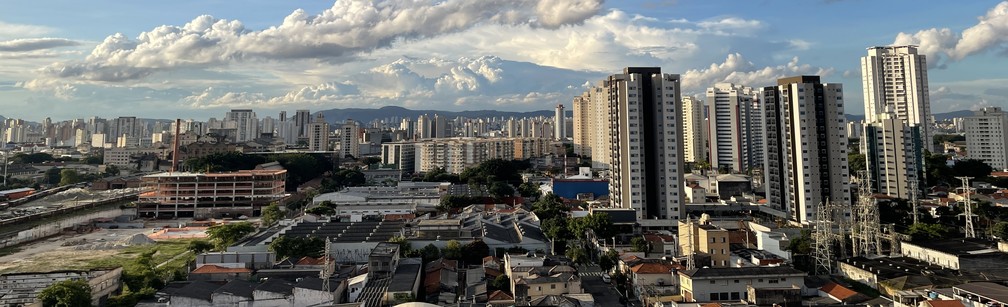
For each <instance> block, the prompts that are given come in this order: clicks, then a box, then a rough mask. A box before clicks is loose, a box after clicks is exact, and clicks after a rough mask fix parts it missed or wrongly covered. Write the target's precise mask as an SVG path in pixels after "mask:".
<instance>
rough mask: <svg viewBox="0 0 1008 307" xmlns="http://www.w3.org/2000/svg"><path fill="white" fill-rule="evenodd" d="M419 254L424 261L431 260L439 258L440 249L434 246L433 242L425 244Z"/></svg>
mask: <svg viewBox="0 0 1008 307" xmlns="http://www.w3.org/2000/svg"><path fill="white" fill-rule="evenodd" d="M420 256H421V258H423V260H424V262H425V263H426V262H430V261H432V260H435V259H438V258H441V249H439V248H437V246H434V244H427V246H424V247H423V248H421V249H420Z"/></svg>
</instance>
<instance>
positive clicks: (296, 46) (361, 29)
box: [42, 0, 601, 82]
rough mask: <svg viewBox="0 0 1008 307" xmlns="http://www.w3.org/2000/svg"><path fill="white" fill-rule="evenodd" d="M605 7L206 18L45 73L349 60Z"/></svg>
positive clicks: (459, 1) (579, 17)
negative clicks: (245, 20) (268, 19)
mask: <svg viewBox="0 0 1008 307" xmlns="http://www.w3.org/2000/svg"><path fill="white" fill-rule="evenodd" d="M536 3H538V4H539V5H538V6H536V5H535V4H536ZM600 8H601V0H549V1H534V0H511V1H505V0H487V1H467V0H447V1H435V0H421V1H407V0H388V1H337V2H335V3H334V4H333V6H332V7H331V8H329V9H326V10H324V11H323V12H321V13H319V14H317V15H309V14H307V13H306V12H305V11H303V10H296V11H294V12H293V13H291V14H290V15H288V16H287V17H286V18H285V19H284V21H283V23H281V24H280V25H278V26H273V27H269V28H267V29H264V30H261V31H253V30H249V29H246V28H245V26H244V25H243V24H242V23H241V22H239V21H236V20H226V19H217V18H214V17H212V16H208V15H204V16H199V17H197V18H195V19H193V20H192V21H191V22H189V23H187V24H185V25H183V26H168V25H165V26H160V27H157V28H154V29H153V30H151V31H148V32H143V33H141V34H140V35H139V36H138V37H137V38H136V39H135V40H131V39H128V38H126V37H125V35H122V34H115V35H112V36H109V37H108V38H106V39H105V41H103V42H102V43H101V44H99V45H98V46H97V47H95V49H94V50H93V51H92V53H91V54H90V55H89V56H88V57H87V59H85V60H84V61H79V62H64V63H55V64H53V65H50V66H48V67H46V68H44V69H43V70H42V72H43V73H44V74H45V75H47V76H49V77H58V78H73V79H81V80H88V81H106V82H117V81H126V80H132V79H137V78H143V77H146V76H149V75H151V74H152V73H154V72H155V71H157V70H162V69H171V68H177V67H193V66H207V65H220V64H225V63H229V62H232V61H235V60H242V59H250V58H259V59H291V58H329V59H337V60H339V59H343V60H347V59H349V58H351V57H353V56H355V55H356V54H358V53H361V52H369V51H372V50H374V49H377V48H383V47H387V46H389V45H390V44H392V43H393V42H395V41H399V40H411V39H420V38H430V37H436V36H439V35H443V34H445V33H453V32H458V31H462V30H466V29H469V28H472V27H474V26H476V25H480V24H485V23H489V24H506V25H526V26H529V27H532V28H549V29H554V28H559V27H561V26H564V25H568V24H576V23H579V22H581V21H583V20H584V19H585V18H588V17H590V16H592V15H595V14H596V13H598V11H599V10H600Z"/></svg>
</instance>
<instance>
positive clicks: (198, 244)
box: [186, 240, 214, 254]
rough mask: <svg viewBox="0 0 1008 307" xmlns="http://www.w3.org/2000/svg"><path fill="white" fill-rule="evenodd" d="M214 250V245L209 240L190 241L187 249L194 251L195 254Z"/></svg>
mask: <svg viewBox="0 0 1008 307" xmlns="http://www.w3.org/2000/svg"><path fill="white" fill-rule="evenodd" d="M213 248H214V245H213V244H212V243H210V241H207V240H193V241H189V245H187V246H186V249H188V250H190V251H192V252H193V253H195V254H202V253H203V252H206V251H209V250H211V249H213Z"/></svg>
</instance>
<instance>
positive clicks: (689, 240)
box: [686, 214, 696, 270]
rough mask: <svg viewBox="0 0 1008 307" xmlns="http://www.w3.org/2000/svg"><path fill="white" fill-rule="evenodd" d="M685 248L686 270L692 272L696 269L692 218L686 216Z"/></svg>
mask: <svg viewBox="0 0 1008 307" xmlns="http://www.w3.org/2000/svg"><path fill="white" fill-rule="evenodd" d="M686 229H687V230H686V236H687V237H686V246H687V248H689V254H688V255H686V269H687V270H692V269H695V268H696V258H695V256H694V255H696V251H695V250H693V218H692V217H690V216H689V215H688V214H687V215H686Z"/></svg>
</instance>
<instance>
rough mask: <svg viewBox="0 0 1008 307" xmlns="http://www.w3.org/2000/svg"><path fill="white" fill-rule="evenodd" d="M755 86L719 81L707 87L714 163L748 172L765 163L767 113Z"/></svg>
mask: <svg viewBox="0 0 1008 307" xmlns="http://www.w3.org/2000/svg"><path fill="white" fill-rule="evenodd" d="M756 96H757V94H756V92H755V91H753V89H752V88H751V87H746V86H741V85H736V84H731V83H718V84H716V85H714V87H711V88H708V89H707V117H708V120H707V132H708V133H709V135H708V142H710V144H709V145H710V159H711V161H710V162H711V166H713V167H716V168H719V169H722V168H728V169H731V170H733V171H736V172H744V171H747V170H749V169H751V168H759V167H762V164H763V148H762V147H763V140H762V137H763V135H762V133H761V132H762V123H763V114H762V111H761V110H760V108H759V106H760V104H759V98H758V97H756Z"/></svg>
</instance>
